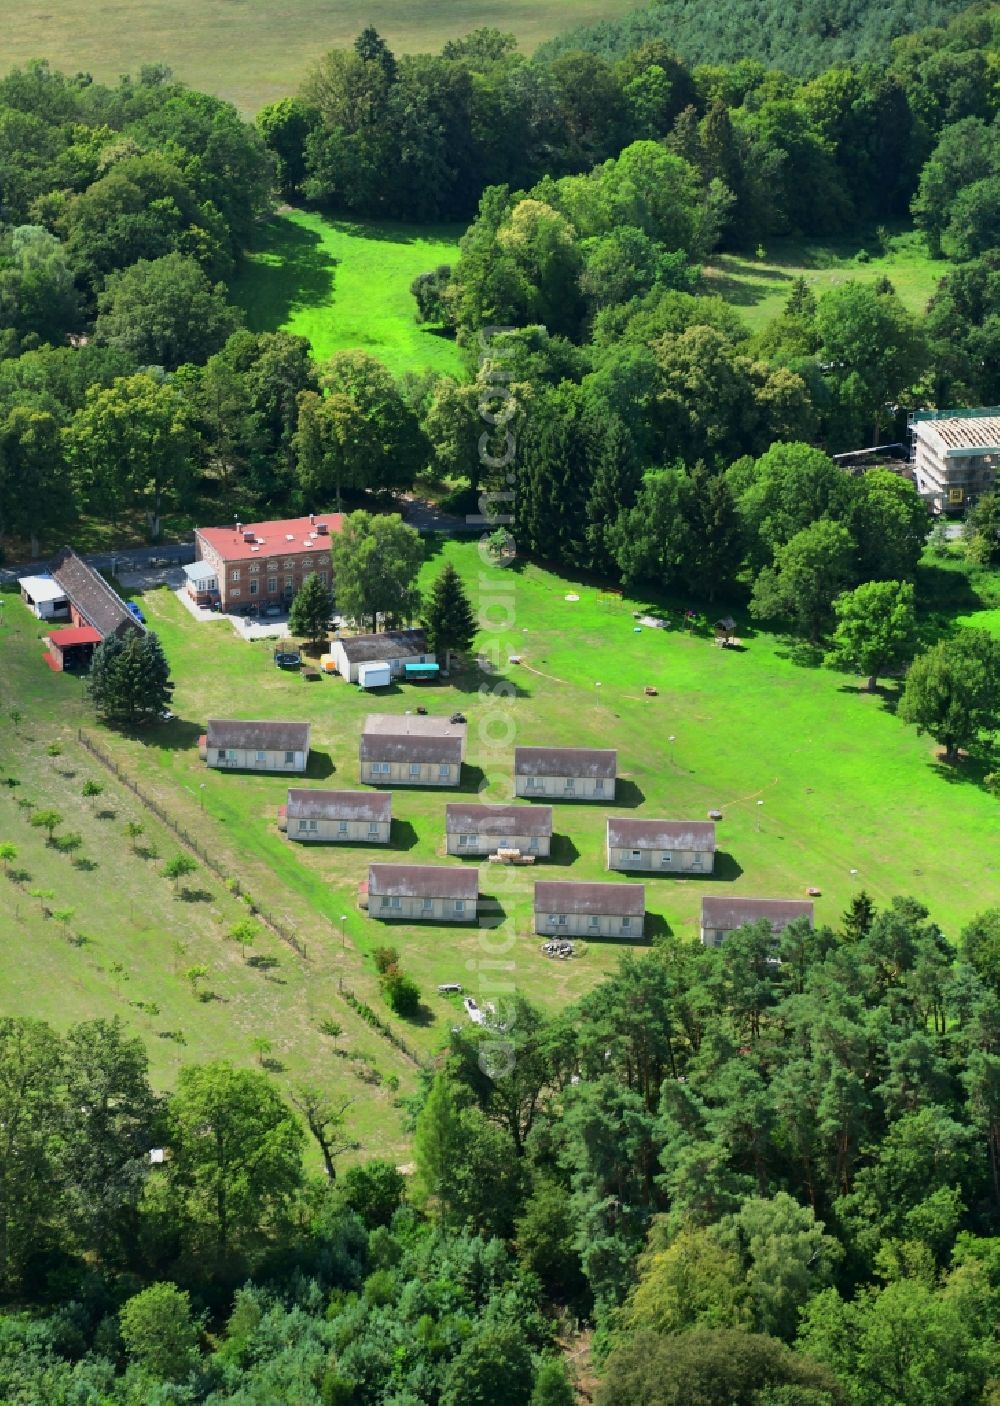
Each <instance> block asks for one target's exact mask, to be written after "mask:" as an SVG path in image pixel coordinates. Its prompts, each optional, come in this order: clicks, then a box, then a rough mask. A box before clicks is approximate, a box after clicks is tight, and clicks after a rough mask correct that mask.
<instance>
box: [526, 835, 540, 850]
mask: <svg viewBox="0 0 1000 1406" xmlns="http://www.w3.org/2000/svg"><path fill="white" fill-rule="evenodd" d="M528 848H529V849H531V850H537V849H538V836H537V835H531V836H530V837H529V839H528Z"/></svg>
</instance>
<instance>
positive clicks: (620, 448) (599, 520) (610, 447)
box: [587, 415, 642, 571]
mask: <svg viewBox="0 0 1000 1406" xmlns="http://www.w3.org/2000/svg"><path fill="white" fill-rule="evenodd" d="M594 429H595V433H594V435H593V451H592V458H591V462H592V464H593V476H592V478H591V483H590V494H589V496H588V498H587V541H588V543H589V545H590V551H591V560H590V565H591V566H592V567H593V568H594V570H596V571H613V570H614V558H613V557H612V554H611V550H610V547H609V545H608V530H609V528H611V527H612V526H613V525H614V523H615V522H616V520H617V518H618V515H619V514H620V513H622V512H627V511H628V509H629V508H631V507H632V506H633V505H634V504H635V497H636V494H637V493H638V491H639V486H640V484H641V483H642V465H641V463H640V461H639V457H638V455H637V453H636V448H635V440H634V439H633V437H632V435H631V433H630V431H629V429H628V427H627V426H626V425H625V424H624V422H623V421H622V420H621V419H619V417H618V416H617V415H613V416H612V417H611V419H610V420H606V421H604V422H603V423H602V424H601V425H600V426H599V427H597V426H595V427H594Z"/></svg>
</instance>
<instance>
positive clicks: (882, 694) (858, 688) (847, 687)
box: [837, 680, 903, 714]
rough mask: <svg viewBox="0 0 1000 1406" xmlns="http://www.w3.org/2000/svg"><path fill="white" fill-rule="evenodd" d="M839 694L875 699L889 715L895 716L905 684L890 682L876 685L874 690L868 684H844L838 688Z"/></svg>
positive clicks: (895, 681) (899, 681) (896, 681)
mask: <svg viewBox="0 0 1000 1406" xmlns="http://www.w3.org/2000/svg"><path fill="white" fill-rule="evenodd" d="M837 692H838V693H847V694H850V695H852V696H853V697H855V698H875V699H877V700H878V701H879V703H880V704H881V705H882V707H883V708H884V709H885V711H886V712H887V713H893V714H894V713H895V712H896V710H897V708H898V707H899V700H900V698H901V697H902V694H903V684H902V680H888V681H886V682H885V683H882V684H876V685H875V687H874V688H869V687H868V685H867V683H859V682H854V683H842V684H840V685H839V686H838V688H837Z"/></svg>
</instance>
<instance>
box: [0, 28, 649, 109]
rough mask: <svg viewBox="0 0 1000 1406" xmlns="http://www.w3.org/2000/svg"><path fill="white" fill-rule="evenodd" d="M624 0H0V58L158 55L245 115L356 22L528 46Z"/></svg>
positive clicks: (95, 66)
mask: <svg viewBox="0 0 1000 1406" xmlns="http://www.w3.org/2000/svg"><path fill="white" fill-rule="evenodd" d="M633 8H634V4H633V0H509V3H508V4H505V5H503V6H499V5H497V4H496V3H495V0H423V3H421V4H419V5H414V4H412V3H408V0H370V3H367V4H365V5H357V4H354V3H351V0H333V3H331V0H283V3H281V4H276V3H275V0H102V3H100V4H95V3H94V0H59V3H58V4H47V5H43V4H41V3H38V2H37V0H27V3H21V4H8V5H5V6H4V11H3V30H2V34H0V65H2V67H3V69H4V71H6V69H8V68H9V67H10V66H11V65H12V64H15V63H20V64H23V63H27V62H28V61H29V60H31V59H36V58H39V57H45V58H47V59H48V60H49V61H50V63H51V64H52V65H53V67H56V68H62V69H65V70H66V71H67V72H68V73H77V72H79V71H80V70H84V71H86V72H88V73H92V74H93V75H94V77H95V78H98V79H101V80H102V81H104V82H109V83H114V82H115V81H116V80H117V79H118V76H119V74H122V73H129V72H131V73H137V72H138V70H139V68H140V67H141V66H142V65H143V64H147V63H164V64H168V65H169V66H170V67H171V68H172V69H173V70H174V72H175V73H176V74H177V76H178V77H179V78H182V79H183V80H184V81H185V83H189V84H191V86H192V87H194V88H199V89H201V90H202V91H203V92H206V93H215V94H217V95H218V96H219V97H221V98H228V99H229V101H230V102H234V103H235V104H236V106H237V107H239V108H240V109H241V110H242V111H243V112H245V113H246V114H247V115H248V116H252V115H253V113H255V112H256V111H257V110H258V108H261V107H263V105H264V104H265V103H268V102H272V101H273V100H274V99H275V98H282V97H285V96H287V95H288V94H289V93H294V92H295V91H296V90H297V88H298V86H299V84H300V83H301V82H302V79H303V77H304V75H305V72H306V70H307V69H308V68H309V67H310V66H311V65H312V64H314V63H315V62H316V61H317V60H318V59H319V58H320V57H321V56H322V55H323V54H325V53H326V52H327V51H328V50H329V49H334V48H345V47H347V46H349V45H350V44H352V43H353V42H354V40H355V39H356V38H357V36H358V34H359V32H360V31H361V30H362V29H363V28H364V26H365V25H366V24H374V25H375V27H376V28H377V29H378V31H379V33H380V34H382V35H383V36H384V38H385V39H386V40H387V41H388V43H389V44H390V45H391V47H392V48H393V49H395V50H396V52H398V53H417V52H419V53H432V52H436V51H437V50H439V49H440V48H441V46H442V44H445V43H446V42H447V41H448V40H449V39H454V38H456V37H457V36H458V35H461V34H468V33H469V32H470V31H472V30H474V29H479V28H480V27H482V26H484V25H485V26H491V27H494V28H498V29H503V30H505V31H509V32H512V33H514V34H516V35H517V37H518V40H519V41H520V43H521V46H522V48H523V49H524V50H525V52H530V51H531V50H532V49H534V48H535V46H536V45H538V44H540V43H541V42H542V40H544V39H550V38H551V37H552V36H553V35H554V34H558V33H559V32H560V31H561V30H564V29H569V28H571V27H572V26H574V25H577V24H589V23H591V22H592V21H595V20H600V19H605V18H613V17H615V16H617V15H621V14H624V13H626V11H628V10H631V9H633Z"/></svg>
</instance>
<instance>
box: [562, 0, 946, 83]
mask: <svg viewBox="0 0 1000 1406" xmlns="http://www.w3.org/2000/svg"><path fill="white" fill-rule="evenodd" d="M965 8H966V7H965V5H964V4H963V0H917V3H913V0H904V2H903V3H900V0H887V3H885V4H880V5H872V4H870V3H869V0H796V3H795V4H782V3H780V2H779V3H775V0H751V2H750V3H749V4H748V3H743V0H729V3H728V4H718V3H713V4H711V5H702V4H698V3H697V0H653V3H652V4H650V5H648V6H646V7H645V8H643V9H637V10H633V11H632V12H631V14H628V15H625V16H624V17H623V18H622V19H618V20H604V21H602V22H600V23H598V24H592V25H581V26H579V27H577V28H576V29H570V30H567V31H566V32H565V33H564V34H560V35H558V36H557V37H556V38H555V39H550V40H549V41H548V43H546V44H544V45H543V46H542V48H541V49H540V51H539V54H540V57H543V58H551V57H553V56H554V55H556V54H564V53H569V52H572V51H573V50H575V49H585V50H587V51H588V52H589V53H595V54H602V55H603V56H604V57H605V58H620V57H621V56H622V55H623V54H627V53H628V52H629V50H630V49H637V48H638V47H639V46H640V44H645V43H647V42H648V41H649V40H650V39H665V40H666V41H667V42H668V43H669V44H670V45H671V47H672V48H674V49H676V50H677V52H678V53H679V54H680V55H682V57H683V58H684V59H685V60H686V61H687V62H688V63H691V64H699V63H707V64H714V63H735V62H737V60H739V59H759V60H760V62H761V63H765V64H767V66H768V67H769V68H781V69H784V70H785V72H786V73H794V74H797V75H799V76H803V75H810V74H815V73H819V72H821V71H822V70H823V69H825V68H832V67H833V66H834V65H838V64H852V63H873V62H874V63H879V62H881V60H882V59H883V57H884V55H885V53H886V52H887V50H888V47H889V45H890V43H891V42H892V40H893V39H897V38H899V37H900V36H901V35H904V34H912V33H913V31H914V30H920V29H929V28H931V27H933V26H935V25H941V24H945V23H947V21H948V20H949V19H950V18H951V17H952V16H953V15H955V14H957V13H958V12H959V11H961V10H963V9H965Z"/></svg>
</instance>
